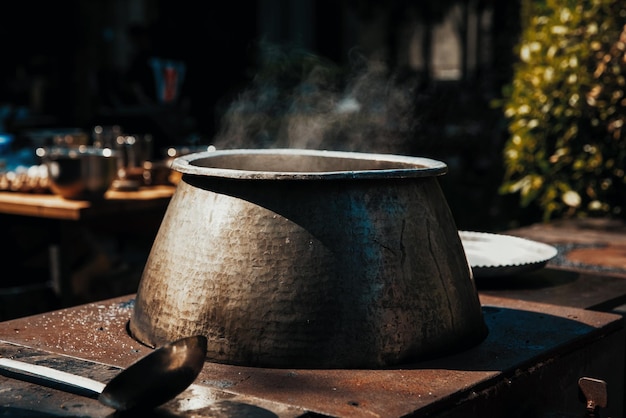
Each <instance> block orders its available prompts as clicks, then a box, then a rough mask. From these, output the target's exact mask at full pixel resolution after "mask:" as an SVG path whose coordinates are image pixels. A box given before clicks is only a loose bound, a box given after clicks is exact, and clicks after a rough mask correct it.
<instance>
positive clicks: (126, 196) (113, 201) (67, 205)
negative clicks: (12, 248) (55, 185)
mask: <svg viewBox="0 0 626 418" xmlns="http://www.w3.org/2000/svg"><path fill="white" fill-rule="evenodd" d="M174 190H175V187H174V186H154V187H145V188H143V189H140V190H138V191H127V192H126V191H116V190H109V191H107V192H106V194H105V198H104V200H102V201H95V202H90V201H86V200H69V199H64V198H62V197H60V196H57V195H53V194H31V193H13V192H0V214H11V215H22V216H33V217H38V218H48V219H64V220H72V221H78V220H81V219H85V218H92V217H96V216H101V215H104V214H112V213H120V212H128V211H141V210H146V209H153V208H160V207H162V206H163V205H164V204H167V203H168V202H169V199H170V198H171V197H172V195H173V194H174Z"/></svg>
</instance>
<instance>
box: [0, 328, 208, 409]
mask: <svg viewBox="0 0 626 418" xmlns="http://www.w3.org/2000/svg"><path fill="white" fill-rule="evenodd" d="M206 349H207V339H206V338H205V337H204V336H201V335H197V336H192V337H185V338H181V339H179V340H177V341H174V342H171V343H168V344H165V345H163V346H162V347H160V348H158V349H156V350H155V351H153V352H152V353H150V354H148V355H147V356H145V357H143V358H141V359H139V360H138V361H136V362H135V363H133V364H132V365H130V366H129V367H128V368H127V369H125V370H123V371H121V372H120V373H119V374H118V375H117V376H115V377H114V378H113V379H112V380H111V381H110V382H109V383H107V384H104V383H102V382H99V381H96V380H93V379H89V378H85V377H82V376H78V375H75V374H71V373H67V372H63V371H60V370H56V369H53V368H50V367H45V366H40V365H36V364H31V363H25V362H22V361H18V360H13V359H8V358H0V368H2V369H5V370H9V371H12V372H25V373H26V376H36V377H38V378H40V379H43V380H44V381H45V382H48V383H63V384H65V385H68V386H69V387H71V388H77V389H81V390H83V391H86V392H88V393H89V394H90V395H88V396H90V397H97V398H98V400H99V401H100V402H101V403H102V404H104V405H106V406H109V407H111V408H114V409H116V410H118V411H128V410H134V409H151V408H154V407H157V406H159V405H162V404H164V403H165V402H167V401H169V400H171V399H173V398H175V397H176V395H178V394H179V393H181V392H183V391H184V390H185V389H186V388H187V387H189V385H191V384H192V383H193V381H194V380H195V379H196V377H197V376H198V374H199V373H200V371H201V370H202V367H203V366H204V361H205V358H206ZM22 376H23V375H22Z"/></svg>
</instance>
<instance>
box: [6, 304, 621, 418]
mask: <svg viewBox="0 0 626 418" xmlns="http://www.w3.org/2000/svg"><path fill="white" fill-rule="evenodd" d="M481 302H482V304H483V311H484V314H485V320H486V322H487V325H488V327H489V329H490V333H489V336H488V337H487V339H486V340H485V341H483V342H482V343H480V344H479V345H477V346H475V347H473V348H471V349H468V350H465V351H463V352H459V353H455V354H452V355H449V356H444V357H440V358H437V359H433V360H431V361H423V362H418V363H407V364H403V365H401V366H397V367H393V368H385V369H376V370H367V369H357V370H348V369H334V370H320V369H301V368H289V369H274V368H261V367H243V366H233V365H226V364H219V363H214V362H206V364H205V366H204V368H203V370H202V372H201V373H200V375H199V376H198V379H197V380H196V382H195V384H194V385H192V387H191V388H190V389H189V390H187V391H185V392H184V393H183V394H181V395H180V396H178V397H176V398H175V399H174V400H172V401H171V402H168V403H167V404H165V405H164V406H163V407H162V409H163V411H169V412H164V414H165V415H163V416H172V414H174V415H175V416H196V417H204V416H206V417H215V416H218V417H222V416H224V417H226V416H231V417H236V416H242V415H245V416H250V417H269V416H275V417H280V418H283V417H296V416H299V417H303V416H311V414H313V413H314V414H319V415H320V416H332V417H363V416H379V417H404V416H416V417H469V416H507V417H528V416H581V415H582V414H583V413H584V411H585V404H584V403H581V402H580V401H579V400H578V390H579V389H578V379H579V378H580V377H581V376H588V377H593V378H598V379H602V380H604V381H606V382H607V384H608V391H609V393H608V399H610V400H611V403H610V404H609V405H608V408H607V410H606V413H607V414H610V415H609V416H615V417H617V416H622V412H623V392H622V391H623V378H624V376H623V366H624V351H625V349H626V348H625V339H626V337H625V332H624V325H623V320H622V318H621V317H620V316H617V315H612V314H606V313H600V312H593V311H588V310H581V309H575V308H567V307H559V306H554V305H544V304H535V303H528V302H523V301H516V300H511V299H501V298H494V297H489V296H481ZM132 304H133V296H132V295H129V296H128V297H122V298H116V299H113V300H108V301H102V302H98V303H94V304H88V305H83V306H78V307H74V308H68V309H65V310H61V311H54V312H49V313H46V314H42V315H36V316H32V317H27V318H21V319H16V320H12V321H7V322H2V323H0V336H1V337H0V338H1V339H2V340H4V341H8V342H10V344H7V343H4V344H0V355H8V356H10V357H15V358H21V359H25V358H26V359H30V360H36V359H42V358H47V359H48V361H51V362H56V363H59V362H62V364H64V365H65V366H66V368H67V369H71V370H72V371H74V372H77V373H78V374H83V375H85V376H86V377H97V376H99V377H104V378H106V377H107V376H108V377H109V378H111V377H112V375H114V374H116V373H117V370H118V368H124V367H128V365H130V364H132V363H133V362H134V361H135V360H136V359H137V358H139V357H141V356H143V355H145V354H146V353H148V352H150V351H151V349H150V348H148V347H145V346H143V345H141V344H139V343H138V342H137V341H135V340H134V339H133V338H131V337H130V336H129V335H128V333H127V330H126V325H127V323H128V320H129V318H130V315H131V311H132ZM555 330H558V332H556V331H555ZM42 351H43V352H44V354H42V353H41V352H42ZM45 353H47V354H45ZM42 356H43V357H42ZM61 357H62V358H61ZM19 385H20V386H18V383H16V382H15V381H14V380H12V379H4V380H2V377H0V386H1V387H2V388H3V390H2V391H0V405H2V408H3V409H2V412H3V413H4V415H5V416H13V417H17V416H24V415H25V413H27V412H28V411H33V410H36V411H41V410H46V411H49V412H50V414H53V413H52V412H51V411H54V415H57V416H93V417H98V416H109V415H110V414H111V411H112V410H111V409H110V408H106V407H104V406H102V405H100V404H99V403H98V402H97V401H93V402H92V403H90V402H88V401H91V400H89V399H88V400H87V401H83V400H77V398H76V397H74V398H72V397H68V396H67V395H65V394H61V393H60V392H54V391H52V392H51V391H49V390H48V391H43V390H42V389H41V388H40V387H38V386H35V387H33V386H32V385H31V386H22V385H21V384H19ZM85 411H89V413H85ZM20 413H21V415H20ZM167 414H170V415H167ZM220 414H221V415H220ZM246 414H247V415H246ZM307 414H308V415H307ZM549 414H552V415H549Z"/></svg>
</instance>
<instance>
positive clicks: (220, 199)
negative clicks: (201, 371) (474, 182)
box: [129, 149, 487, 368]
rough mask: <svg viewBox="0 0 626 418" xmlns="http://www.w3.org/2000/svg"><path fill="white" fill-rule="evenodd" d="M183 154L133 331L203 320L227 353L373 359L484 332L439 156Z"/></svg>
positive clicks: (273, 358)
mask: <svg viewBox="0 0 626 418" xmlns="http://www.w3.org/2000/svg"><path fill="white" fill-rule="evenodd" d="M172 168H173V169H174V170H177V171H178V172H180V173H182V179H181V181H180V182H179V183H178V185H177V189H176V192H175V194H174V196H173V197H172V200H171V201H170V204H169V206H168V209H167V212H166V214H165V217H164V219H163V221H162V224H161V226H160V229H159V232H158V234H157V236H156V238H155V241H154V243H153V247H152V250H151V252H150V255H149V258H148V260H147V263H146V266H145V269H144V272H143V275H142V278H141V282H140V285H139V289H138V292H137V297H136V301H135V307H134V310H133V313H132V316H131V319H130V324H129V326H130V332H131V334H132V335H133V336H134V337H135V338H136V339H137V340H139V341H141V342H143V343H145V344H147V345H150V346H158V345H161V344H163V343H164V342H166V341H171V340H175V339H177V338H180V337H181V336H184V335H192V334H202V335H205V336H206V337H207V338H208V353H207V358H208V359H209V360H212V361H216V362H223V363H229V364H238V365H248V366H267V367H311V368H378V367H386V366H392V365H397V364H400V363H405V362H409V361H413V360H418V359H422V358H426V357H430V356H438V355H443V354H445V353H450V352H454V351H459V350H464V349H467V348H468V347H471V346H473V345H475V344H478V343H480V342H481V341H482V340H483V339H484V338H485V336H486V335H487V328H486V325H485V322H484V320H483V316H482V310H481V306H480V302H479V299H478V294H477V291H476V288H475V285H474V281H473V277H472V273H471V269H470V267H469V265H468V262H467V258H466V256H465V253H464V250H463V246H462V243H461V240H460V238H459V234H458V231H457V228H456V225H455V222H454V219H453V217H452V214H451V212H450V210H449V207H448V205H447V202H446V199H445V197H444V196H443V193H442V191H441V189H440V187H439V184H438V181H437V176H439V175H443V174H445V172H446V170H447V167H446V165H445V164H444V163H442V162H440V161H435V160H431V159H426V158H418V157H407V156H397V155H383V154H366V153H354V152H335V151H316V150H297V149H281V150H230V151H215V152H203V153H196V154H191V155H187V156H182V157H179V158H177V159H175V160H174V162H173V164H172Z"/></svg>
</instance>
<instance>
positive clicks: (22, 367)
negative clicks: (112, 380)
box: [0, 358, 106, 395]
mask: <svg viewBox="0 0 626 418" xmlns="http://www.w3.org/2000/svg"><path fill="white" fill-rule="evenodd" d="M0 367H1V368H3V369H5V370H9V371H13V372H26V373H28V374H29V375H31V376H36V377H38V378H41V379H44V380H47V381H51V382H55V383H64V384H66V385H70V386H74V387H76V388H79V389H87V390H89V391H92V392H94V393H95V394H98V395H99V394H100V393H102V391H103V390H104V387H105V386H106V385H105V384H104V383H102V382H98V381H96V380H93V379H89V378H87V377H82V376H78V375H75V374H71V373H67V372H62V371H60V370H56V369H52V368H50V367H46V366H39V365H37V364H30V363H24V362H22V361H18V360H12V359H8V358H0Z"/></svg>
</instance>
